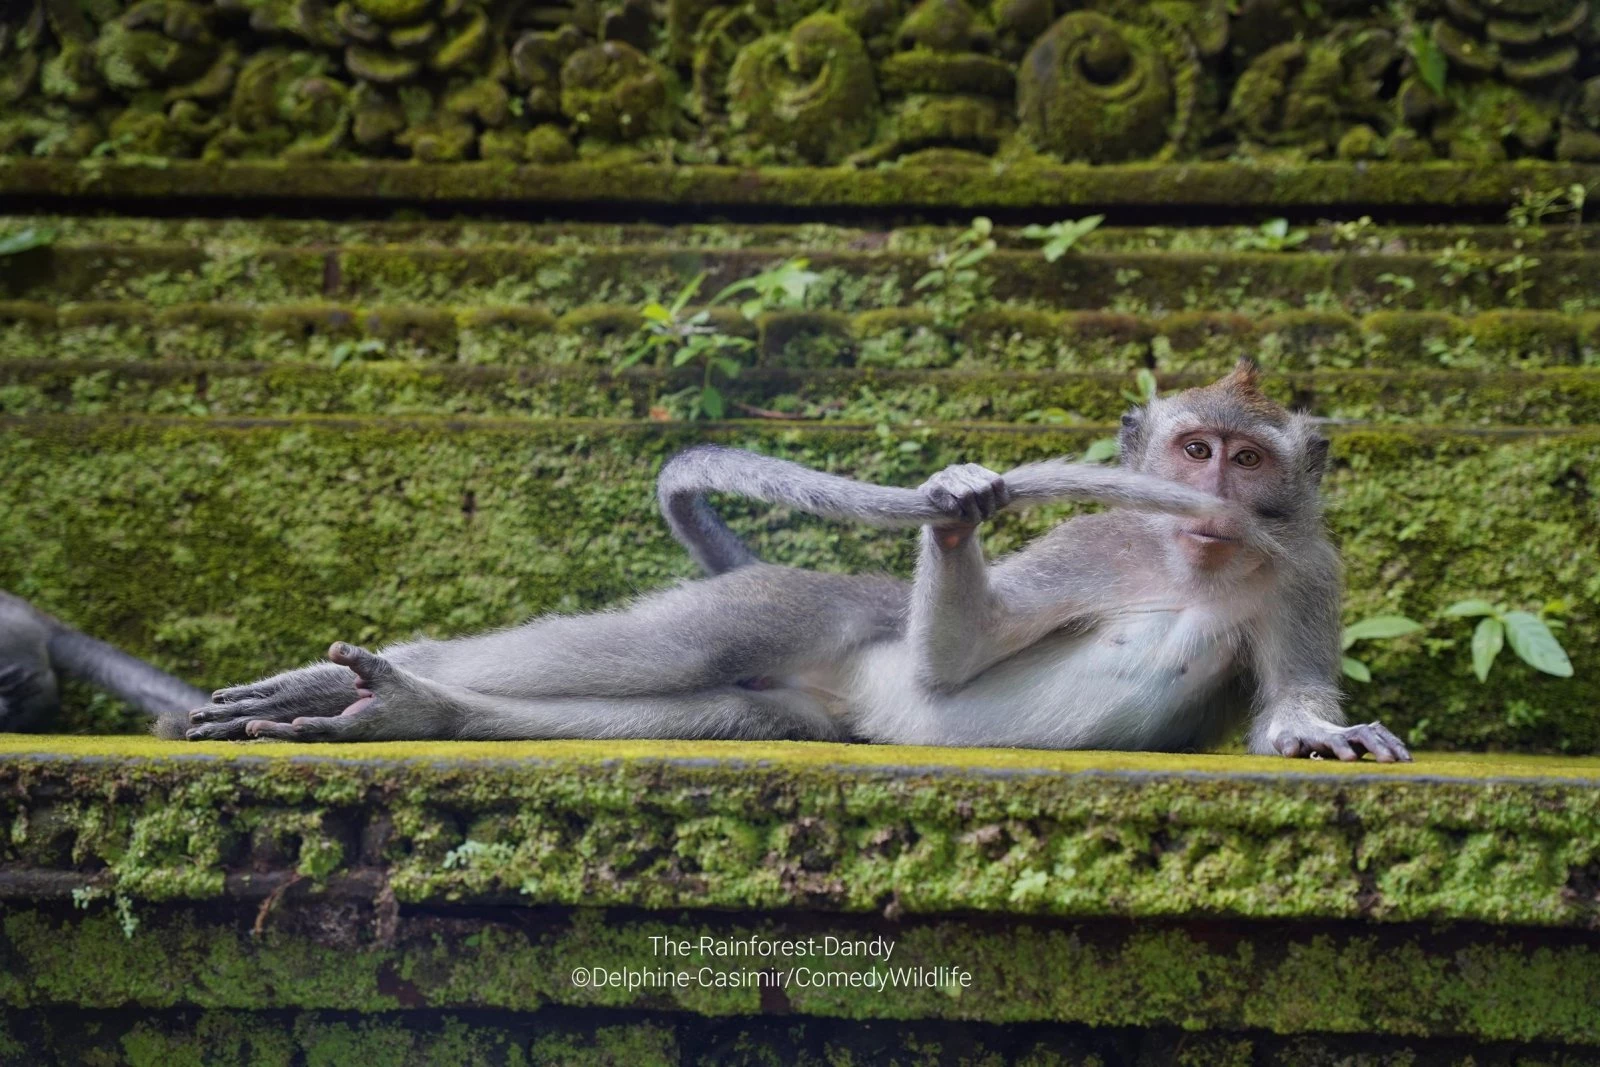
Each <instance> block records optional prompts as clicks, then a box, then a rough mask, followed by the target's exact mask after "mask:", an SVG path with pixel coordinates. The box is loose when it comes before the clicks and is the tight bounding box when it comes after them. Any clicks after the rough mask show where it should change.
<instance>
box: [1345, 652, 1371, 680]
mask: <svg viewBox="0 0 1600 1067" xmlns="http://www.w3.org/2000/svg"><path fill="white" fill-rule="evenodd" d="M1340 662H1341V665H1342V666H1343V667H1344V674H1345V677H1346V678H1354V679H1355V680H1356V681H1358V682H1370V681H1372V672H1371V671H1369V670H1367V665H1366V664H1365V663H1362V662H1361V661H1360V660H1358V659H1351V658H1350V657H1349V656H1344V657H1342V659H1341V661H1340Z"/></svg>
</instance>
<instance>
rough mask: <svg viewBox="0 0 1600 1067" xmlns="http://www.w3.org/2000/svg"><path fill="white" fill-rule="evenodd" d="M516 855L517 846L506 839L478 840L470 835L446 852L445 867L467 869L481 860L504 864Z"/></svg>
mask: <svg viewBox="0 0 1600 1067" xmlns="http://www.w3.org/2000/svg"><path fill="white" fill-rule="evenodd" d="M516 856H517V850H516V848H515V847H513V846H512V845H508V844H506V843H505V842H504V841H476V840H473V839H472V838H470V837H469V838H468V839H467V840H465V841H463V842H461V844H459V845H457V846H456V847H455V848H453V849H451V850H450V851H449V852H446V853H445V854H444V868H445V870H447V871H448V870H456V869H461V870H466V869H468V868H471V867H476V866H477V865H478V863H479V861H486V862H487V863H490V864H500V865H504V864H507V863H510V862H511V861H512V860H513V859H515V858H516Z"/></svg>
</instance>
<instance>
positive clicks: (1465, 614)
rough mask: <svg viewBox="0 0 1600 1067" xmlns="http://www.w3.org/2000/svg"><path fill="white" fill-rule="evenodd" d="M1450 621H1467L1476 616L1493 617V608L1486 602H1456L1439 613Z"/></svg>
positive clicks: (1475, 600)
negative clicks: (1450, 619)
mask: <svg viewBox="0 0 1600 1067" xmlns="http://www.w3.org/2000/svg"><path fill="white" fill-rule="evenodd" d="M1440 614H1441V615H1446V616H1448V617H1450V618H1452V619H1467V618H1472V617H1474V616H1477V615H1493V614H1495V607H1494V605H1493V604H1491V603H1489V602H1488V601H1487V600H1477V599H1473V600H1458V601H1456V602H1455V603H1454V604H1451V605H1450V606H1449V607H1447V608H1445V609H1444V611H1442V612H1440Z"/></svg>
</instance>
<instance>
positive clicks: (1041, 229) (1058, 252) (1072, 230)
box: [1022, 215, 1106, 263]
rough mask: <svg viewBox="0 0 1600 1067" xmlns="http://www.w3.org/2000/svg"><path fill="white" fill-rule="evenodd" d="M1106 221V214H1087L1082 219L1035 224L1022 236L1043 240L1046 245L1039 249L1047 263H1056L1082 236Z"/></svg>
mask: <svg viewBox="0 0 1600 1067" xmlns="http://www.w3.org/2000/svg"><path fill="white" fill-rule="evenodd" d="M1104 221H1106V217H1105V216H1104V215H1085V216H1084V217H1083V218H1081V219H1063V220H1062V221H1060V222H1052V223H1051V224H1050V225H1048V226H1039V225H1037V224H1035V225H1032V226H1029V227H1028V228H1027V229H1025V230H1023V231H1022V236H1024V237H1026V238H1027V239H1028V240H1030V241H1043V242H1044V247H1043V248H1041V249H1040V250H1039V251H1041V252H1043V253H1044V259H1045V262H1046V263H1054V262H1055V261H1056V260H1058V259H1060V258H1061V257H1062V256H1064V255H1066V254H1067V253H1068V252H1070V251H1072V246H1073V245H1075V244H1077V243H1078V241H1079V239H1080V238H1082V237H1084V236H1086V235H1087V234H1090V233H1093V232H1094V231H1095V230H1096V229H1097V228H1098V227H1099V225H1100V224H1101V223H1102V222H1104Z"/></svg>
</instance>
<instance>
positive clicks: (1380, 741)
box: [1276, 722, 1411, 763]
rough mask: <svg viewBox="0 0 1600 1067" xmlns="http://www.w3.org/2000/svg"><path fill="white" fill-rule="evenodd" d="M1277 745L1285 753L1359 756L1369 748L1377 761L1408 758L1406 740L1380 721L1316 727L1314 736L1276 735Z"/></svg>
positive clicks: (1408, 761)
mask: <svg viewBox="0 0 1600 1067" xmlns="http://www.w3.org/2000/svg"><path fill="white" fill-rule="evenodd" d="M1276 745H1277V749H1278V751H1279V752H1280V753H1282V754H1283V755H1285V756H1313V757H1315V756H1337V757H1339V758H1340V759H1342V760H1358V759H1360V758H1361V756H1362V753H1366V752H1370V753H1372V758H1373V759H1375V760H1377V761H1378V762H1379V763H1410V762H1411V753H1410V752H1409V751H1407V750H1406V746H1405V742H1403V741H1401V740H1400V739H1399V738H1398V737H1396V736H1395V735H1394V734H1392V733H1390V732H1389V729H1388V727H1386V726H1384V725H1383V724H1382V723H1381V722H1365V723H1361V724H1360V725H1358V726H1343V727H1339V728H1336V729H1331V730H1327V731H1318V732H1317V733H1316V735H1315V736H1313V737H1303V736H1299V735H1296V734H1292V733H1291V734H1285V735H1283V736H1281V737H1279V738H1278V739H1277V742H1276Z"/></svg>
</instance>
